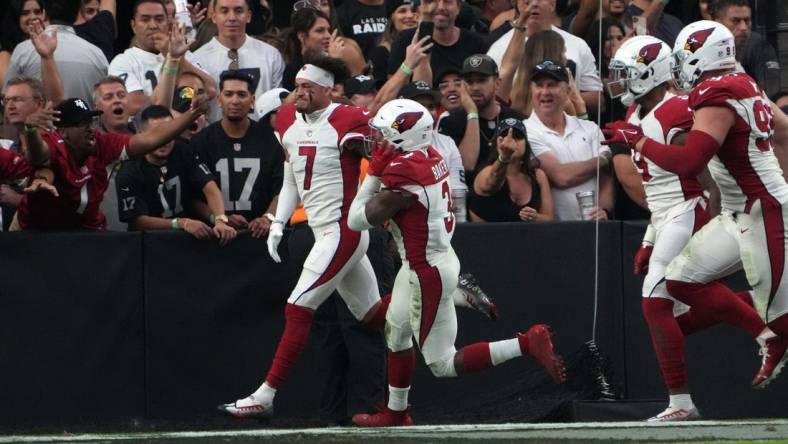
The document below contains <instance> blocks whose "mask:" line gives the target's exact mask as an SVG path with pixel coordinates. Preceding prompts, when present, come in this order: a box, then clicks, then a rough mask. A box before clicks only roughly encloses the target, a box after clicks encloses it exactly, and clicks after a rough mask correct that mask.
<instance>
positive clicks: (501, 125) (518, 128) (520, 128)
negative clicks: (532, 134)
mask: <svg viewBox="0 0 788 444" xmlns="http://www.w3.org/2000/svg"><path fill="white" fill-rule="evenodd" d="M509 128H511V129H512V130H514V131H515V132H519V133H520V134H521V135H522V136H523V138H525V137H526V134H527V133H526V131H525V124H524V123H523V121H522V120H520V119H515V118H514V117H508V118H506V119H503V120H501V121H500V122H498V129H497V130H496V131H495V133H496V135H498V136H504V135H506V133H507V132H509Z"/></svg>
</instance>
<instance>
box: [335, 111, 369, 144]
mask: <svg viewBox="0 0 788 444" xmlns="http://www.w3.org/2000/svg"><path fill="white" fill-rule="evenodd" d="M371 118H372V114H371V113H370V112H369V111H367V110H365V109H361V108H357V107H355V106H348V105H339V106H338V107H337V108H336V109H335V110H334V112H333V113H331V116H329V118H328V121H329V123H331V126H333V127H334V129H335V130H336V131H337V136H338V138H337V146H339V147H341V146H342V145H344V144H345V142H347V141H348V140H351V139H363V138H364V137H366V136H368V135H369V119H371Z"/></svg>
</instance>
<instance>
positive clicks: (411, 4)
mask: <svg viewBox="0 0 788 444" xmlns="http://www.w3.org/2000/svg"><path fill="white" fill-rule="evenodd" d="M386 16H387V17H388V23H387V24H386V29H384V30H383V34H382V35H381V36H380V40H379V41H378V44H377V46H375V47H374V48H372V50H371V51H370V52H369V57H368V58H369V62H370V64H371V65H372V76H373V77H374V78H376V79H383V80H385V79H386V77H387V76H388V66H389V55H391V45H393V44H394V42H395V41H396V40H397V36H398V35H399V33H400V32H402V31H404V30H406V29H413V28H415V27H416V26H418V24H419V14H418V11H417V10H416V4H415V1H414V0H386Z"/></svg>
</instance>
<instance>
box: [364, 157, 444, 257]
mask: <svg viewBox="0 0 788 444" xmlns="http://www.w3.org/2000/svg"><path fill="white" fill-rule="evenodd" d="M380 180H381V183H382V185H383V188H384V189H390V190H393V191H397V192H402V193H405V194H409V195H412V196H413V197H414V198H415V200H414V201H413V203H412V204H411V205H410V206H409V207H407V208H405V209H404V210H400V211H399V212H398V213H397V214H396V215H395V216H394V217H393V219H392V223H391V232H392V234H393V235H394V239H395V240H396V241H397V246H398V247H399V250H400V256H401V257H403V258H406V259H407V261H408V263H409V265H410V268H411V269H413V270H416V269H419V268H424V267H432V266H435V265H437V264H438V263H440V262H441V261H442V260H443V259H444V258H445V257H446V253H448V252H449V251H451V237H452V234H453V233H454V213H453V212H452V210H451V188H450V186H449V168H448V166H447V165H446V161H445V160H444V159H443V158H442V157H441V155H440V154H438V152H437V151H436V150H435V149H434V148H433V147H428V148H427V149H426V150H419V151H412V152H408V153H404V154H402V155H400V156H397V157H396V158H394V160H392V161H391V162H389V164H388V165H387V166H386V168H385V170H383V175H382V177H381V178H380Z"/></svg>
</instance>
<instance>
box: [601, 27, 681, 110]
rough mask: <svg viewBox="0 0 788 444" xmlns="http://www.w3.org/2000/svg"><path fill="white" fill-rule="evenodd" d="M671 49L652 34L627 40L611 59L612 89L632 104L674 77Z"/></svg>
mask: <svg viewBox="0 0 788 444" xmlns="http://www.w3.org/2000/svg"><path fill="white" fill-rule="evenodd" d="M669 59H670V48H669V47H668V46H667V45H666V44H665V43H663V42H662V41H660V40H658V39H656V38H654V37H651V36H638V37H634V38H632V39H630V40H628V41H627V42H625V43H624V44H623V45H622V46H621V48H619V49H618V51H616V54H615V56H614V57H613V59H612V60H611V61H610V66H609V69H610V78H611V82H610V83H608V92H609V93H610V97H621V103H623V104H624V105H626V106H629V105H631V104H632V103H634V102H635V100H637V99H639V98H641V97H643V96H645V95H646V94H648V93H649V92H651V90H653V89H654V88H656V87H657V86H659V85H661V84H663V83H665V82H667V81H669V80H670V61H669Z"/></svg>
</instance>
